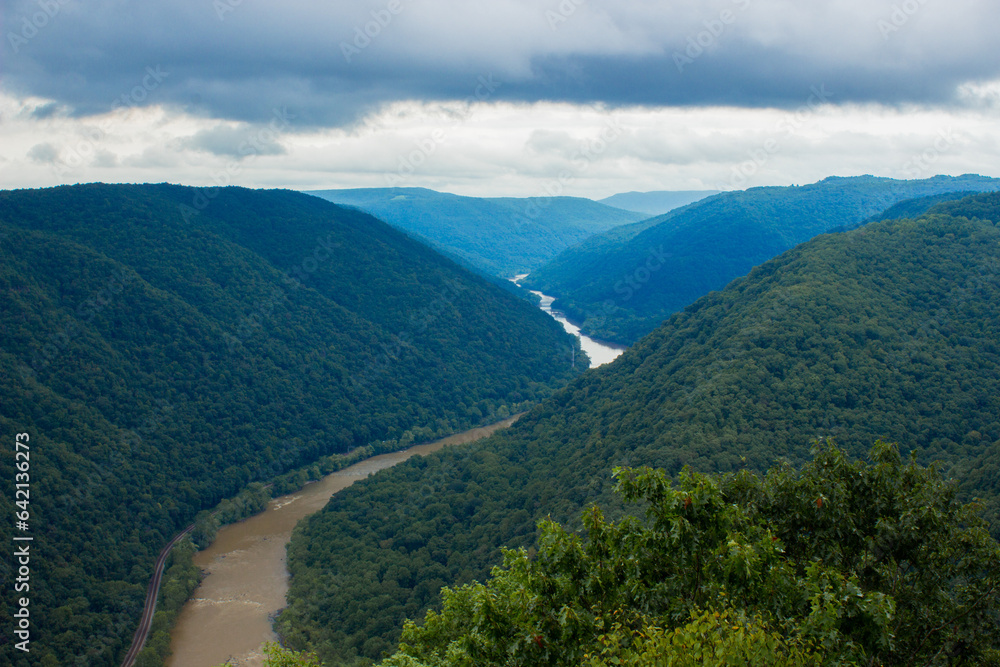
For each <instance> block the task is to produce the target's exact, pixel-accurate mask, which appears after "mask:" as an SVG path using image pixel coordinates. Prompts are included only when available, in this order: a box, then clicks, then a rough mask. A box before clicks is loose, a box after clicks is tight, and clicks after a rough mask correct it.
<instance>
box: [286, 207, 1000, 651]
mask: <svg viewBox="0 0 1000 667" xmlns="http://www.w3.org/2000/svg"><path fill="white" fill-rule="evenodd" d="M944 206H947V207H948V208H947V209H945V210H942V209H940V208H937V209H932V211H931V213H929V214H928V215H927V216H926V217H924V218H922V219H919V220H896V221H886V222H879V223H873V224H871V225H868V226H866V227H863V228H861V229H857V230H854V231H851V232H847V233H842V234H831V235H823V236H820V237H818V238H816V239H814V240H812V241H810V242H809V243H806V244H803V245H801V246H799V247H797V248H796V249H794V250H792V251H789V252H787V253H785V254H783V255H782V256H780V257H778V258H776V259H774V260H772V261H769V262H767V263H765V264H764V265H762V266H760V267H758V268H757V269H754V270H753V271H752V272H751V273H750V275H748V276H747V277H746V278H744V279H742V280H739V281H735V282H734V283H733V284H731V285H730V286H729V287H727V288H726V289H725V290H723V291H721V292H715V293H712V294H710V295H708V296H706V297H705V298H703V299H701V300H699V301H698V302H696V303H695V304H693V305H692V306H690V307H688V308H687V309H685V311H684V312H682V313H678V314H676V315H674V316H673V317H671V318H670V319H669V320H668V321H667V322H666V323H665V324H664V325H663V326H662V327H660V328H659V329H657V330H656V331H655V332H653V333H652V334H651V335H649V336H647V337H646V338H644V339H643V340H642V341H640V342H639V343H638V344H636V345H635V346H633V347H632V348H631V349H629V350H628V351H626V352H625V353H624V354H623V355H622V356H621V357H620V358H619V359H618V360H617V361H616V362H614V363H613V364H610V365H607V366H603V367H600V368H598V369H594V370H592V371H588V372H587V373H585V374H583V375H582V376H581V377H579V378H577V379H576V380H574V381H573V382H572V383H571V384H570V386H569V387H567V388H566V389H564V390H562V391H560V392H558V393H557V394H556V395H554V396H553V397H552V398H550V399H548V400H546V401H544V402H543V403H542V404H541V405H540V406H538V407H536V408H535V409H533V410H532V411H531V412H530V413H529V414H528V415H526V416H525V417H522V418H521V419H520V420H519V421H518V422H517V423H516V424H514V426H512V427H511V428H510V429H507V430H506V431H504V432H501V433H498V434H496V435H494V436H492V437H491V438H489V439H488V440H485V441H482V442H480V443H476V444H473V445H470V446H467V447H462V448H452V449H449V450H447V451H443V452H439V453H437V454H435V455H433V456H428V457H424V458H422V459H420V460H419V461H410V462H407V463H405V464H401V465H400V466H397V467H395V468H393V469H392V470H387V471H384V472H383V473H381V474H380V475H379V476H378V477H377V478H372V479H369V480H365V481H363V482H361V483H358V484H355V485H354V486H352V487H351V488H350V489H347V490H345V491H344V492H343V493H341V494H338V495H337V497H336V498H334V500H333V501H332V502H331V503H330V504H329V505H328V507H327V508H326V509H325V510H324V511H323V512H321V513H319V514H316V515H314V516H312V517H310V518H309V519H308V520H307V521H306V522H304V523H303V525H302V526H301V527H300V530H298V531H296V534H295V535H294V537H293V540H292V544H291V546H290V548H289V568H290V571H291V572H292V584H291V591H290V595H289V607H288V609H287V610H286V611H285V612H284V613H283V614H282V616H281V617H280V619H279V626H278V627H279V628H280V629H281V632H282V633H283V635H284V636H285V637H286V638H287V639H288V641H289V642H290V644H291V645H292V646H293V647H294V648H297V649H304V648H311V649H313V650H316V651H317V652H318V653H319V654H320V657H322V658H323V659H324V660H325V661H326V662H328V663H329V664H370V663H371V662H372V661H376V660H378V659H380V658H381V657H382V656H383V654H384V653H386V652H391V651H392V650H394V647H395V646H396V644H397V642H398V640H399V636H400V629H401V627H402V624H403V622H404V620H405V619H407V618H409V619H414V618H419V617H421V616H423V614H424V612H425V610H426V609H427V608H429V607H432V606H433V605H435V604H437V598H436V595H437V590H438V589H439V588H440V587H441V586H442V585H449V586H454V585H460V584H463V583H468V582H471V581H473V580H479V581H484V580H485V578H486V576H487V575H488V573H489V570H490V568H491V567H493V566H495V565H497V564H498V563H499V562H500V559H501V554H500V548H501V547H512V548H517V547H525V548H531V547H533V546H535V545H536V539H537V536H538V535H537V532H536V524H537V522H538V521H539V520H540V519H542V518H545V517H547V516H548V517H551V518H552V519H553V520H556V521H559V522H562V523H564V524H566V525H567V526H568V528H570V529H577V528H580V527H581V524H580V523H579V522H580V511H581V509H582V508H584V507H586V506H587V505H589V504H591V503H601V504H602V505H604V506H605V507H606V508H607V509H606V511H607V512H608V514H609V515H610V516H612V517H615V516H621V514H622V513H623V512H624V509H623V508H622V506H621V505H620V503H619V502H618V501H617V500H616V498H615V497H614V495H613V494H612V493H611V490H612V486H613V484H612V480H611V478H610V475H609V471H610V469H611V468H612V467H614V466H633V467H635V466H644V465H647V466H654V467H657V468H662V469H664V470H665V471H666V474H667V475H669V476H674V475H677V474H678V473H679V472H680V471H681V470H682V469H683V468H684V467H685V466H690V467H691V469H692V470H695V471H704V472H713V473H715V472H735V471H738V470H741V469H744V468H745V469H749V470H756V471H764V470H766V469H768V468H769V467H771V466H773V465H775V463H776V462H787V463H788V464H789V465H791V466H793V467H800V466H802V465H804V464H806V463H807V462H808V461H809V460H810V455H809V452H808V447H807V446H806V444H805V443H808V442H810V441H812V440H813V439H814V438H816V437H817V436H820V437H827V436H829V437H834V438H836V439H837V441H838V442H839V443H840V445H841V446H842V447H844V448H845V449H846V450H847V451H848V452H849V453H850V455H851V456H860V455H862V454H863V453H864V452H865V451H866V450H867V448H868V447H869V446H870V443H872V442H874V441H876V440H877V439H879V438H883V437H884V438H892V439H894V440H896V441H898V442H899V446H900V448H901V449H902V450H903V451H906V452H909V451H911V450H913V451H915V452H916V456H917V460H918V462H920V463H921V464H925V465H926V464H929V463H931V462H934V463H935V465H936V466H937V469H938V470H939V471H941V472H942V473H943V474H945V475H946V476H949V477H952V478H954V479H957V480H959V481H960V483H961V492H962V494H963V497H964V498H971V497H973V496H978V497H980V498H982V508H983V512H984V515H985V516H986V517H987V519H988V520H989V521H990V523H991V525H992V526H994V527H995V526H998V525H1000V502H998V498H1000V477H998V473H997V472H996V471H997V470H998V466H997V463H998V462H997V456H998V454H997V452H1000V343H998V341H1000V263H998V260H997V255H996V248H997V247H1000V229H998V227H997V224H996V221H998V220H1000V195H979V196H976V197H973V198H970V199H967V200H964V201H963V202H962V203H961V204H954V205H952V204H947V205H944ZM966 216H968V217H966Z"/></svg>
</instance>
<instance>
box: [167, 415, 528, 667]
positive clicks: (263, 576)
mask: <svg viewBox="0 0 1000 667" xmlns="http://www.w3.org/2000/svg"><path fill="white" fill-rule="evenodd" d="M519 417H520V415H517V416H514V417H510V418H508V419H505V420H504V421H501V422H498V423H495V424H491V425H489V426H484V427H479V428H474V429H470V430H468V431H463V432H462V433H456V434H454V435H451V436H448V437H447V438H443V439H441V440H437V441H435V442H431V443H427V444H423V445H417V446H414V447H410V448H409V449H406V450H402V451H399V452H392V453H388V454H380V455H378V456H373V457H371V458H368V459H365V460H363V461H360V462H358V463H356V464H354V465H351V466H349V467H347V468H344V469H342V470H339V471H337V472H334V473H331V474H330V475H327V476H326V477H324V478H323V479H321V480H319V481H318V482H314V483H311V484H309V485H308V486H306V487H305V488H303V489H301V490H300V491H297V492H295V493H291V494H288V495H286V496H282V497H279V498H275V499H273V500H271V501H270V502H269V503H268V507H267V510H266V511H264V512H262V513H260V514H257V515H255V516H252V517H250V518H248V519H246V520H244V521H241V522H239V523H235V524H231V525H228V526H225V527H223V528H221V529H220V530H219V531H218V534H217V535H216V537H215V541H214V542H213V543H212V545H211V546H210V547H208V548H207V549H205V550H203V551H200V552H198V553H197V554H196V555H195V557H194V562H195V564H196V565H198V567H200V568H202V569H203V570H205V571H206V572H207V573H208V574H207V576H206V577H205V579H204V580H203V581H202V583H201V585H200V586H199V587H198V589H197V590H196V591H195V593H194V595H193V597H192V598H191V599H190V600H189V601H188V602H187V604H186V605H185V606H184V608H183V609H182V610H181V614H180V617H179V618H178V620H177V624H176V626H175V627H174V630H173V633H172V638H171V645H170V646H171V652H172V655H171V657H170V658H169V659H168V660H167V663H166V664H167V665H168V667H212V666H213V665H218V664H221V663H224V662H226V661H227V660H228V661H229V663H230V664H233V665H241V666H244V665H245V666H247V667H251V666H253V667H256V666H259V665H263V654H262V653H261V651H260V649H261V646H262V645H263V643H264V642H266V641H274V640H276V636H275V635H274V632H273V630H272V629H271V620H272V618H273V617H274V615H275V614H276V613H277V612H278V611H279V610H280V609H281V608H283V607H284V606H285V595H286V593H287V591H288V571H287V569H286V566H285V555H286V554H285V547H286V545H287V544H288V542H289V540H290V539H291V535H292V529H293V528H294V527H295V525H296V524H297V523H298V522H299V521H301V520H302V519H303V518H305V517H307V516H309V515H310V514H312V513H314V512H317V511H319V510H321V509H322V508H323V507H324V506H325V505H326V503H327V502H328V501H329V499H330V497H331V496H332V495H333V494H334V493H336V492H337V491H340V490H342V489H345V488H347V487H348V486H350V485H351V484H353V483H354V482H355V481H357V480H359V479H363V478H365V477H367V476H368V475H371V474H373V473H375V472H377V471H379V470H383V469H385V468H389V467H392V466H394V465H396V464H398V463H401V462H402V461H405V460H407V459H409V458H411V457H413V456H422V455H426V454H429V453H431V452H435V451H437V450H439V449H441V448H443V447H446V446H449V445H458V444H466V443H470V442H475V441H476V440H479V439H481V438H485V437H487V436H489V435H491V434H492V433H494V432H495V431H496V430H498V429H500V428H504V427H506V426H510V425H511V424H513V423H514V422H515V421H516V420H517V419H518V418H519Z"/></svg>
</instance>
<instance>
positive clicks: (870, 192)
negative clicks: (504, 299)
mask: <svg viewBox="0 0 1000 667" xmlns="http://www.w3.org/2000/svg"><path fill="white" fill-rule="evenodd" d="M997 189H1000V179H993V178H985V177H982V176H974V175H966V176H960V177H948V176H936V177H934V178H930V179H926V180H919V181H896V180H892V179H888V178H875V177H873V176H859V177H853V178H827V179H825V180H823V181H820V182H819V183H813V184H811V185H806V186H801V187H798V186H794V187H765V188H752V189H750V190H745V191H740V192H726V193H722V194H719V195H716V196H714V197H709V198H708V199H703V200H701V201H699V202H696V203H694V204H691V205H689V206H686V207H683V208H680V209H677V210H675V211H672V212H670V213H668V214H667V215H664V216H660V217H659V218H654V219H652V220H648V221H644V222H642V223H640V224H641V225H642V226H641V227H640V226H635V225H633V226H630V227H627V228H626V232H625V233H622V232H616V231H612V232H611V233H610V234H609V235H605V236H604V237H597V238H593V239H590V240H588V241H586V242H585V243H584V244H582V245H580V246H577V247H574V248H570V249H568V250H567V251H565V252H564V253H562V255H560V256H559V257H557V258H555V259H554V260H552V261H551V262H550V263H549V264H547V265H546V266H544V267H542V268H540V269H538V270H537V271H533V272H532V274H531V275H530V276H528V278H527V279H526V280H524V281H522V285H524V286H525V287H528V288H530V289H533V290H539V291H541V292H544V293H546V294H549V295H551V296H555V297H557V301H556V303H555V304H553V307H554V308H557V309H559V310H562V311H564V312H565V313H566V314H567V315H568V316H569V318H570V319H572V320H575V321H577V322H580V323H582V329H583V331H584V332H585V333H588V334H590V335H593V336H595V337H597V338H603V339H606V340H611V341H615V342H618V343H625V344H630V343H633V342H635V341H636V340H638V339H639V338H641V337H642V336H643V335H645V334H647V333H649V332H650V331H652V330H653V329H655V328H656V327H657V326H658V325H659V324H660V323H661V322H662V321H663V320H664V319H666V318H667V316H669V315H670V314H671V313H674V312H677V311H679V310H681V309H682V308H684V307H685V306H687V305H688V304H691V303H693V302H694V301H695V299H697V298H698V297H700V296H702V295H704V294H707V293H708V292H710V291H711V290H718V289H722V288H723V287H725V286H726V285H727V284H728V283H729V282H730V281H731V280H733V279H734V278H738V277H740V276H743V275H746V274H747V273H748V272H749V271H750V269H751V268H753V267H754V266H757V265H758V264H761V263H762V262H764V261H766V260H768V259H770V258H772V257H775V256H777V255H778V254H780V253H782V252H784V251H785V250H788V249H790V248H792V247H794V246H795V245H796V244H798V243H802V242H803V241H807V240H808V239H810V238H812V237H814V236H816V235H817V234H821V233H823V232H826V231H829V230H832V229H834V228H840V227H852V226H855V225H857V224H858V223H860V222H862V221H863V220H865V219H866V218H868V217H870V216H873V215H875V214H877V213H880V212H881V211H883V210H885V209H887V208H888V207H890V206H892V205H893V204H896V203H898V202H900V201H903V200H906V199H913V198H916V197H922V196H927V195H935V194H941V193H952V192H955V191H961V190H969V191H976V192H986V191H993V190H997Z"/></svg>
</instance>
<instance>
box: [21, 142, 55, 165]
mask: <svg viewBox="0 0 1000 667" xmlns="http://www.w3.org/2000/svg"><path fill="white" fill-rule="evenodd" d="M28 159H29V160H31V161H32V162H38V163H40V164H55V162H56V160H58V159H59V150H58V149H57V148H56V147H55V146H53V145H52V144H49V143H44V144H35V145H34V146H32V147H31V148H30V149H29V150H28Z"/></svg>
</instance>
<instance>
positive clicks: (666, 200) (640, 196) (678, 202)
mask: <svg viewBox="0 0 1000 667" xmlns="http://www.w3.org/2000/svg"><path fill="white" fill-rule="evenodd" d="M717 194H719V191H718V190H656V191H653V192H622V193H619V194H617V195H612V196H610V197H607V198H605V199H598V200H597V201H598V202H600V203H601V204H606V205H607V206H614V207H615V208H623V209H625V210H626V211H636V212H638V213H645V214H646V215H648V216H650V217H652V216H654V215H663V214H664V213H669V212H670V211H672V210H674V209H675V208H680V207H681V206H687V205H688V204H693V203H695V202H696V201H700V200H702V199H704V198H705V197H711V196H712V195H717Z"/></svg>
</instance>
